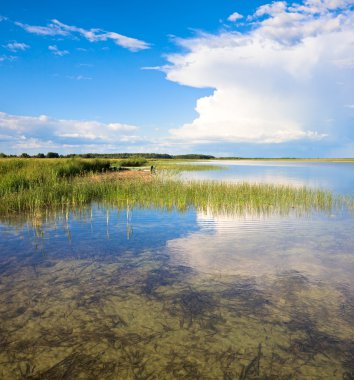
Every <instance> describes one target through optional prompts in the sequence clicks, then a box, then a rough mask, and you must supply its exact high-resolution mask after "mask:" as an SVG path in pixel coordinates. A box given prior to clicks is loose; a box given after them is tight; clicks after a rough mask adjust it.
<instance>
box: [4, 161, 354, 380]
mask: <svg viewBox="0 0 354 380" xmlns="http://www.w3.org/2000/svg"><path fill="white" fill-rule="evenodd" d="M338 165H342V164H338ZM253 167H254V166H252V167H251V168H250V173H251V174H252V170H253ZM242 168H243V170H244V173H245V175H246V174H247V173H246V168H247V166H245V165H243V166H242ZM266 168H267V167H266ZM353 168H354V165H353V166H351V167H349V168H347V169H342V167H341V166H340V167H339V168H338V172H337V175H333V171H332V170H330V172H329V175H328V178H324V177H323V176H324V174H323V170H322V166H321V167H320V170H319V172H316V171H312V173H313V177H312V178H311V176H308V177H307V175H303V176H302V177H301V175H299V173H298V172H296V173H295V174H294V172H292V171H291V168H290V169H289V168H288V169H287V171H288V178H290V180H291V179H292V178H297V180H301V181H304V182H306V181H308V180H310V181H315V182H316V181H318V178H324V179H323V181H324V182H322V183H323V184H324V183H327V185H326V187H328V188H330V189H333V190H334V191H336V192H338V193H341V192H342V193H346V194H348V193H350V186H353V185H354V180H353V181H352V182H350V181H351V179H350V178H352V175H353V174H352V170H353ZM280 170H281V171H282V176H283V177H284V176H285V174H286V171H284V168H283V167H282V166H281V167H280ZM311 170H312V169H311ZM342 170H343V171H344V173H345V174H343V175H339V174H338V173H342ZM272 171H276V169H275V168H274V167H272ZM216 173H217V175H223V176H224V177H223V178H228V179H230V178H233V179H234V180H236V179H237V178H235V177H232V176H231V173H230V170H225V171H220V172H214V171H212V172H208V173H205V172H203V173H202V174H201V173H198V176H199V175H203V177H204V178H205V176H211V177H214V176H215V175H216ZM250 173H249V174H247V175H248V178H250V179H251V180H252V179H254V177H252V175H251V174H250ZM257 173H258V174H257V175H258V177H257V178H260V175H261V177H262V170H261V168H259V167H257ZM273 173H274V172H273ZM263 175H264V176H265V174H264V173H263ZM266 177H267V178H269V173H267V175H266ZM214 178H215V177H214ZM262 178H264V177H262ZM285 178H286V176H285ZM325 181H327V182H325ZM315 182H314V183H315ZM306 183H308V182H306ZM316 183H317V182H316ZM350 183H351V185H350ZM343 184H344V186H343ZM353 231H354V218H353V216H352V214H351V213H349V212H347V211H345V210H334V211H333V212H332V213H330V214H322V213H312V214H309V215H303V216H302V217H299V216H298V215H295V214H294V215H291V214H290V215H267V216H263V217H262V216H259V215H258V216H257V215H250V214H245V215H242V216H234V215H222V214H221V215H220V214H219V215H212V214H211V213H208V212H200V211H197V210H190V211H188V212H185V213H178V212H167V211H162V210H147V209H133V210H128V211H127V210H120V211H118V210H116V209H114V208H110V207H108V208H107V207H103V206H99V205H93V206H92V207H89V208H87V209H85V210H77V212H75V213H68V214H57V215H53V214H52V215H50V214H48V215H43V216H38V218H36V219H27V220H26V218H22V219H21V218H20V219H18V220H12V221H8V220H7V221H6V220H3V221H2V223H1V224H0V322H1V323H0V378H1V379H20V378H32V379H35V378H40V379H81V378H82V379H284V378H289V379H290V378H294V379H352V378H353V376H354V276H353V273H354V236H353V235H354V234H353Z"/></svg>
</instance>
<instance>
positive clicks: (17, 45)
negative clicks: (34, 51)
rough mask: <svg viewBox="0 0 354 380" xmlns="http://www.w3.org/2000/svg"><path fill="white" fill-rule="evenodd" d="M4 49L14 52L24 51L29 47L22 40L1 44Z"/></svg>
mask: <svg viewBox="0 0 354 380" xmlns="http://www.w3.org/2000/svg"><path fill="white" fill-rule="evenodd" d="M3 46H4V47H5V48H6V49H8V50H10V51H12V52H14V53H16V52H17V51H24V50H27V49H29V48H30V46H29V45H27V44H25V43H23V42H16V41H14V42H10V43H8V44H7V45H3Z"/></svg>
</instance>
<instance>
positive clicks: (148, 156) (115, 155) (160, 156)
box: [0, 152, 215, 160]
mask: <svg viewBox="0 0 354 380" xmlns="http://www.w3.org/2000/svg"><path fill="white" fill-rule="evenodd" d="M6 157H20V158H74V157H78V158H132V157H142V158H146V159H192V160H196V159H203V160H209V159H212V158H215V157H214V156H210V155H206V154H180V155H176V156H173V155H170V154H166V153H84V154H67V155H62V154H59V153H55V152H48V153H47V154H44V153H38V154H35V155H32V156H31V155H29V154H28V153H22V154H19V155H18V156H16V155H7V154H5V153H0V158H6Z"/></svg>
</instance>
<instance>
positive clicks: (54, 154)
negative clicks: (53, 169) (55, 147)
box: [47, 152, 59, 158]
mask: <svg viewBox="0 0 354 380" xmlns="http://www.w3.org/2000/svg"><path fill="white" fill-rule="evenodd" d="M47 158H59V154H58V153H55V152H48V153H47Z"/></svg>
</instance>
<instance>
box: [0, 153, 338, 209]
mask: <svg viewBox="0 0 354 380" xmlns="http://www.w3.org/2000/svg"><path fill="white" fill-rule="evenodd" d="M109 166H110V162H109V161H107V160H88V159H86V160H81V159H58V160H55V159H54V160H53V159H52V160H43V159H41V160H25V159H23V160H21V159H13V160H9V159H4V160H0V174H1V177H0V215H14V214H20V213H23V212H26V213H37V212H41V211H43V210H49V209H53V210H54V209H74V208H77V207H81V206H84V205H87V204H89V203H91V202H108V203H110V204H114V205H117V206H119V207H126V206H127V205H129V206H138V207H157V208H163V209H178V210H187V209H188V208H191V207H193V208H196V209H198V210H204V211H212V212H215V213H223V214H225V213H226V214H227V213H242V212H245V211H253V212H254V211H256V212H261V213H265V212H289V211H291V210H293V209H296V210H300V211H303V210H312V209H315V210H330V209H331V208H332V207H333V205H334V203H335V200H334V199H333V196H332V195H331V193H330V192H326V191H320V190H312V189H309V188H305V187H303V188H294V187H290V186H278V185H265V184H263V185H262V184H249V183H241V184H239V183H227V182H225V183H224V182H215V181H189V182H188V181H187V182H186V181H182V180H178V179H175V178H174V177H173V176H164V175H157V176H153V177H148V178H141V179H139V178H130V179H124V180H117V178H110V177H109V176H108V177H107V176H106V177H105V176H104V175H103V177H102V178H100V180H97V176H96V179H95V180H93V178H92V175H93V174H95V173H101V172H104V171H106V170H108V168H109ZM187 166H189V165H187ZM157 167H159V166H157Z"/></svg>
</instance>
